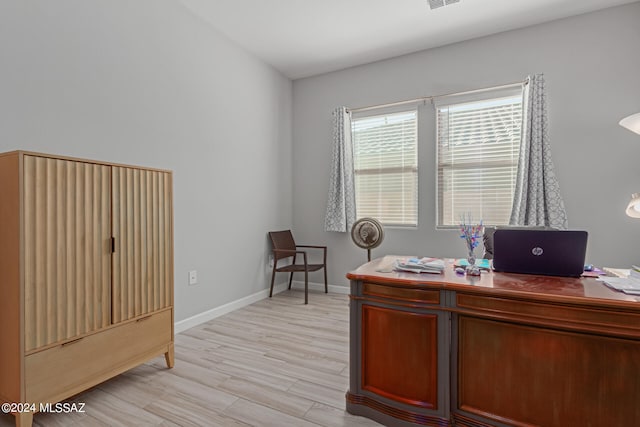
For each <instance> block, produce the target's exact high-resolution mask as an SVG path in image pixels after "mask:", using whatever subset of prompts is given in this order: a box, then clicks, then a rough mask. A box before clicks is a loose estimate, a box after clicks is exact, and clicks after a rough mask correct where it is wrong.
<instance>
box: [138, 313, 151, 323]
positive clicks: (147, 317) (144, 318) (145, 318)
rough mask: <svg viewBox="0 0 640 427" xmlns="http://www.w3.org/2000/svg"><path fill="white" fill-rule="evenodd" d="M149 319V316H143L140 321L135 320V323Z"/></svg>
mask: <svg viewBox="0 0 640 427" xmlns="http://www.w3.org/2000/svg"><path fill="white" fill-rule="evenodd" d="M147 319H151V315H148V316H145V317H143V318H141V319H138V320H136V322H142V321H143V320H147Z"/></svg>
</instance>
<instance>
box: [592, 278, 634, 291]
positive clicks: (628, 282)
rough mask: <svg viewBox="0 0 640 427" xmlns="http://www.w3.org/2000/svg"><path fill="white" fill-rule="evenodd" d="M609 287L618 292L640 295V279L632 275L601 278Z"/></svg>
mask: <svg viewBox="0 0 640 427" xmlns="http://www.w3.org/2000/svg"><path fill="white" fill-rule="evenodd" d="M598 280H602V281H603V282H604V283H605V284H606V285H607V286H609V287H610V288H613V289H615V290H617V291H621V292H624V293H625V294H630V295H640V278H639V277H635V276H633V275H630V276H629V277H600V279H598Z"/></svg>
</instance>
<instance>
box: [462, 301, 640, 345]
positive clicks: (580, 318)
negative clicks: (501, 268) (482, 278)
mask: <svg viewBox="0 0 640 427" xmlns="http://www.w3.org/2000/svg"><path fill="white" fill-rule="evenodd" d="M456 305H457V308H458V309H465V311H466V310H472V311H473V312H476V313H478V314H483V315H486V316H488V317H494V318H502V319H505V320H509V319H513V320H521V319H523V318H526V319H527V320H528V321H531V322H535V323H537V324H543V326H550V327H553V326H557V327H567V326H573V327H580V328H581V329H582V328H588V329H592V330H593V331H594V332H596V331H597V332H603V331H607V330H608V329H611V332H613V333H615V334H617V335H621V334H622V335H626V336H628V335H636V336H638V337H640V314H639V313H633V312H623V311H614V310H606V309H602V308H595V307H590V306H583V307H580V306H576V305H569V304H560V303H546V302H534V301H524V300H521V299H509V298H499V297H487V296H480V295H471V294H463V293H458V294H457V295H456Z"/></svg>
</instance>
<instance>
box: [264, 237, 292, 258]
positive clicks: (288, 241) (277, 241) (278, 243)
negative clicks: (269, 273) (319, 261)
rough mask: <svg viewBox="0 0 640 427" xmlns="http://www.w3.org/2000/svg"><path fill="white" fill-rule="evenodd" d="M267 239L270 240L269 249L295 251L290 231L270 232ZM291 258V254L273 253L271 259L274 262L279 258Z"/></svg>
mask: <svg viewBox="0 0 640 427" xmlns="http://www.w3.org/2000/svg"><path fill="white" fill-rule="evenodd" d="M269 239H271V247H272V248H273V249H288V250H292V251H295V250H296V242H295V240H293V234H291V230H283V231H270V232H269ZM291 256H293V254H288V255H287V254H285V253H278V254H277V253H275V252H274V254H273V257H274V259H275V260H276V261H278V260H279V259H281V258H289V257H291Z"/></svg>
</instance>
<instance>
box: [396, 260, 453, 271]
mask: <svg viewBox="0 0 640 427" xmlns="http://www.w3.org/2000/svg"><path fill="white" fill-rule="evenodd" d="M393 268H394V269H396V270H398V271H410V272H411V273H442V271H443V270H444V260H442V259H440V258H421V259H418V258H409V259H397V260H395V262H394V263H393Z"/></svg>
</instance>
